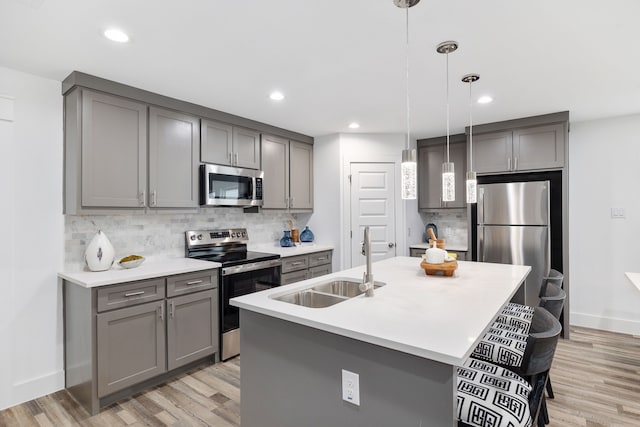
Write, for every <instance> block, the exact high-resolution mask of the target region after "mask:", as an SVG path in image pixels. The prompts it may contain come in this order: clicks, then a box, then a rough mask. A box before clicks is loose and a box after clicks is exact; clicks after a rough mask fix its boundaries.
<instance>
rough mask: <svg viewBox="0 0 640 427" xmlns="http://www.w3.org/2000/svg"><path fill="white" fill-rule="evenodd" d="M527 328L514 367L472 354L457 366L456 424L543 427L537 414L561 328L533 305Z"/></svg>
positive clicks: (547, 314)
mask: <svg viewBox="0 0 640 427" xmlns="http://www.w3.org/2000/svg"><path fill="white" fill-rule="evenodd" d="M531 329H532V332H531V333H530V334H529V335H528V337H527V344H526V348H525V351H524V354H523V358H522V363H521V365H520V366H519V367H518V368H516V369H515V370H513V371H511V370H509V369H507V368H505V367H502V366H498V365H496V364H493V363H490V362H486V361H483V360H477V359H472V358H470V359H468V360H467V362H465V364H464V366H462V367H459V368H457V372H458V376H457V411H456V414H457V418H458V425H459V426H476V427H486V426H492V427H502V426H514V427H529V426H531V425H532V423H533V422H537V424H538V426H544V422H545V420H544V417H540V416H539V414H540V410H541V408H543V402H544V388H545V384H546V382H547V378H548V374H549V369H550V368H551V364H552V362H553V356H554V354H555V349H556V346H557V343H558V337H559V336H560V332H561V330H562V327H561V325H560V322H559V321H558V320H557V319H556V318H555V317H554V316H553V315H552V314H551V313H549V312H548V311H547V310H545V309H544V308H541V307H538V308H536V313H535V316H534V317H533V319H532V322H531ZM545 408H546V406H545Z"/></svg>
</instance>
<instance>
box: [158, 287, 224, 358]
mask: <svg viewBox="0 0 640 427" xmlns="http://www.w3.org/2000/svg"><path fill="white" fill-rule="evenodd" d="M167 304H168V307H167V311H168V318H167V365H168V368H169V370H172V369H175V368H177V367H179V366H182V365H186V364H187V363H190V362H193V361H195V360H198V359H201V358H203V357H205V356H208V355H210V354H214V353H215V352H216V351H218V333H219V330H218V291H217V289H213V290H209V291H204V292H197V293H195V294H189V295H183V296H180V297H175V298H171V299H169V300H167Z"/></svg>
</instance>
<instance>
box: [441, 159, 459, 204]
mask: <svg viewBox="0 0 640 427" xmlns="http://www.w3.org/2000/svg"><path fill="white" fill-rule="evenodd" d="M454 200H456V175H455V172H454V170H453V163H451V162H446V163H443V164H442V201H443V202H453V201H454Z"/></svg>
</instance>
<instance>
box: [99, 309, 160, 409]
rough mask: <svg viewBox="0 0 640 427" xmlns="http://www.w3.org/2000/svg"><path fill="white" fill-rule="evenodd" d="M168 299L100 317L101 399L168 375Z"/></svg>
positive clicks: (111, 312)
mask: <svg viewBox="0 0 640 427" xmlns="http://www.w3.org/2000/svg"><path fill="white" fill-rule="evenodd" d="M164 325H165V320H164V300H161V301H155V302H151V303H147V304H142V305H137V306H134V307H127V308H123V309H120V310H114V311H109V312H106V313H99V314H98V315H97V331H96V333H97V342H98V345H97V351H98V367H99V368H98V397H104V396H107V395H109V394H112V393H114V392H116V391H119V390H122V389H123V388H126V387H130V386H132V385H134V384H137V383H139V382H142V381H144V380H147V379H149V378H153V377H155V376H157V375H160V374H162V373H164V372H166V370H167V368H166V352H165V348H166V344H165V332H164Z"/></svg>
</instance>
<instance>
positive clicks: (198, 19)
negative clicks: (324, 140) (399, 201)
mask: <svg viewBox="0 0 640 427" xmlns="http://www.w3.org/2000/svg"><path fill="white" fill-rule="evenodd" d="M639 18H640V1H638V0H609V1H602V0H561V1H559V0H536V1H525V0H482V1H480V0H422V1H421V2H420V3H419V4H418V5H416V6H415V7H413V8H411V9H410V11H409V22H410V24H409V25H410V28H409V30H410V64H411V65H410V67H411V68H410V92H411V132H412V135H413V136H415V137H427V136H436V135H441V134H443V133H444V132H445V129H446V128H445V101H446V95H445V76H446V73H445V56H443V55H440V54H438V53H436V51H435V47H436V45H437V44H438V43H439V42H442V41H444V40H456V41H458V43H459V44H460V48H459V49H458V51H457V52H455V53H453V54H451V55H450V57H449V64H450V105H451V129H452V132H454V133H455V132H459V131H462V130H463V128H464V126H465V125H467V124H468V96H469V92H468V85H467V84H464V83H462V82H461V81H460V78H461V77H462V75H464V74H467V73H470V72H476V73H479V74H480V76H481V78H480V81H478V82H477V83H476V84H474V86H473V90H474V95H481V94H490V95H491V96H493V97H494V98H495V101H494V102H493V103H492V104H488V105H478V104H475V106H474V113H473V114H474V122H475V123H487V122H493V121H499V120H506V119H512V118H518V117H525V116H530V115H537V114H545V113H551V112H556V111H564V110H569V111H570V112H571V120H572V121H582V120H589V119H593V118H600V117H607V116H616V115H624V114H632V113H639V112H640V75H639V74H638V70H640V48H638V46H637V45H636V43H638V42H640V24H639V23H638V19H639ZM0 22H1V24H0V40H1V43H0V65H1V66H5V67H9V68H14V69H17V70H22V71H25V72H29V73H33V74H36V75H40V76H44V77H48V78H52V79H55V80H60V81H61V80H63V79H64V78H65V77H66V76H67V75H68V74H69V73H70V72H71V71H73V70H78V71H83V72H86V73H89V74H93V75H96V76H99V77H104V78H107V79H111V80H115V81H118V82H122V83H125V84H128V85H132V86H136V87H139V88H142V89H146V90H149V91H152V92H157V93H161V94H163V95H168V96H171V97H175V98H178V99H182V100H185V101H190V102H194V103H197V104H201V105H205V106H207V107H211V108H215V109H218V110H222V111H226V112H229V113H232V114H237V115H240V116H244V117H247V118H250V119H254V120H258V121H261V122H265V123H269V124H272V125H275V126H279V127H283V128H286V129H290V130H293V131H297V132H301V133H304V134H307V135H310V136H320V135H326V134H330V133H335V132H352V131H350V130H349V129H348V128H347V125H348V124H349V122H351V121H354V120H355V121H358V122H359V123H360V124H361V128H360V129H359V130H358V132H365V133H371V132H375V133H399V132H404V131H405V129H406V107H405V105H406V104H405V65H404V64H405V10H403V9H399V8H397V7H396V6H394V4H393V1H392V0H342V1H336V0H244V1H234V0H225V1H220V0H173V1H168V0H153V1H151V0H149V1H140V0H138V1H134V0H91V1H87V0H0ZM109 26H118V27H121V28H122V29H124V30H125V31H127V32H128V33H129V34H130V36H131V42H130V43H128V44H125V45H117V44H114V43H113V42H110V41H108V40H106V39H105V38H104V37H103V36H102V31H103V30H104V29H106V28H107V27H109ZM273 89H279V90H281V91H282V92H284V93H285V95H286V99H285V100H284V101H283V102H281V103H274V102H273V101H271V100H270V99H269V98H268V94H269V92H270V91H272V90H273Z"/></svg>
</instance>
